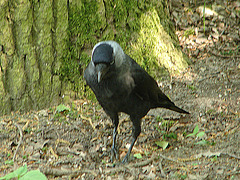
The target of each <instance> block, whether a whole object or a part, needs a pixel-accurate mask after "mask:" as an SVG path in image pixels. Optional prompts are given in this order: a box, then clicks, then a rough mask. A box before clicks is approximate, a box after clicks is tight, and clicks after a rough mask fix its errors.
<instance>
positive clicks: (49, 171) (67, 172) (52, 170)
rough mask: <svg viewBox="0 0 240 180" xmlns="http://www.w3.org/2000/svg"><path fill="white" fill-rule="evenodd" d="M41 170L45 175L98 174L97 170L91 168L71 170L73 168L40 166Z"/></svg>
mask: <svg viewBox="0 0 240 180" xmlns="http://www.w3.org/2000/svg"><path fill="white" fill-rule="evenodd" d="M40 171H41V172H42V173H43V174H45V175H52V176H66V175H70V176H78V175H80V174H82V173H91V174H92V175H94V176H97V174H98V171H97V170H90V169H81V170H71V169H57V168H50V167H45V168H40Z"/></svg>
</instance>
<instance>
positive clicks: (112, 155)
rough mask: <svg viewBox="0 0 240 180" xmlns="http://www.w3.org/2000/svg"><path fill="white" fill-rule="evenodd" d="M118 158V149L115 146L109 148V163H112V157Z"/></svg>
mask: <svg viewBox="0 0 240 180" xmlns="http://www.w3.org/2000/svg"><path fill="white" fill-rule="evenodd" d="M114 158H115V159H118V158H119V155H118V151H117V150H116V148H115V147H113V148H112V149H111V163H113V159H114Z"/></svg>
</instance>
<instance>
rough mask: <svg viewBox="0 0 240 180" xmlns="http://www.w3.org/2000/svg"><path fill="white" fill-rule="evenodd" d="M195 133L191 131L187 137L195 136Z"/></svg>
mask: <svg viewBox="0 0 240 180" xmlns="http://www.w3.org/2000/svg"><path fill="white" fill-rule="evenodd" d="M194 135H195V134H193V133H190V134H188V135H187V136H186V137H189V136H194Z"/></svg>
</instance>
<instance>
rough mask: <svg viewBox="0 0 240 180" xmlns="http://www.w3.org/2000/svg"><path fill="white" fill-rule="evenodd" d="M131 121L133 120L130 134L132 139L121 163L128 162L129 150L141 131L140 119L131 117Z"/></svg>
mask: <svg viewBox="0 0 240 180" xmlns="http://www.w3.org/2000/svg"><path fill="white" fill-rule="evenodd" d="M131 120H132V122H133V129H132V136H133V139H132V143H131V145H130V147H129V149H128V152H127V154H126V156H125V157H124V158H123V161H122V163H127V162H128V158H129V156H130V154H131V151H132V148H133V146H134V144H135V142H136V140H137V138H138V136H139V134H140V133H141V119H133V118H131Z"/></svg>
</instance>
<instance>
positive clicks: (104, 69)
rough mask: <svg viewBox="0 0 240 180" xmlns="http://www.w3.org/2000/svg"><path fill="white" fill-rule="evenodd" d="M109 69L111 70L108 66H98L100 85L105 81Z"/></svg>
mask: <svg viewBox="0 0 240 180" xmlns="http://www.w3.org/2000/svg"><path fill="white" fill-rule="evenodd" d="M108 69H109V67H108V66H107V64H97V65H96V70H97V76H98V83H100V82H101V81H102V80H103V79H104V77H105V75H106V73H107V72H108Z"/></svg>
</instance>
